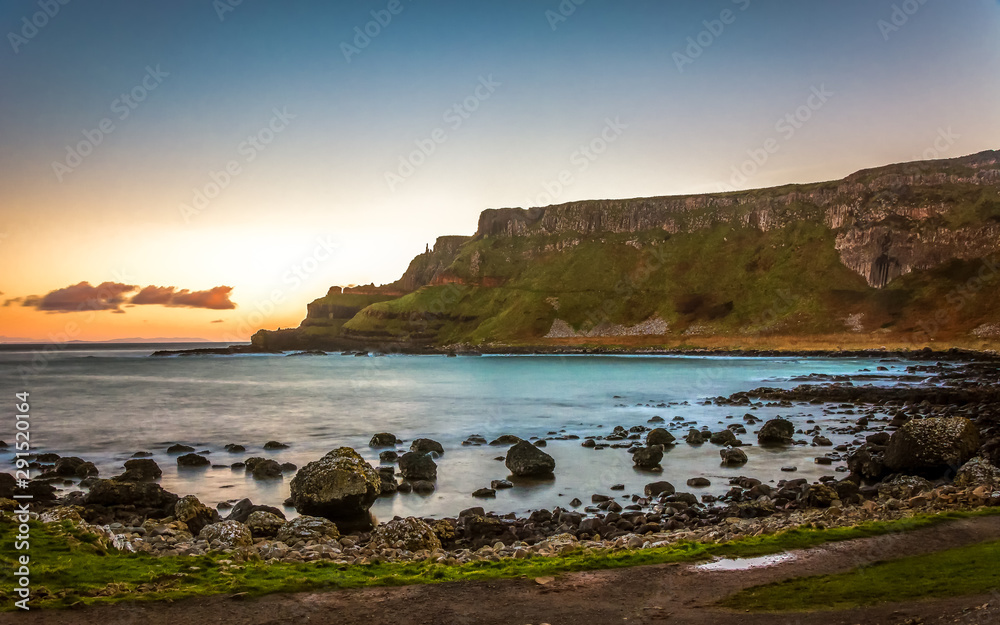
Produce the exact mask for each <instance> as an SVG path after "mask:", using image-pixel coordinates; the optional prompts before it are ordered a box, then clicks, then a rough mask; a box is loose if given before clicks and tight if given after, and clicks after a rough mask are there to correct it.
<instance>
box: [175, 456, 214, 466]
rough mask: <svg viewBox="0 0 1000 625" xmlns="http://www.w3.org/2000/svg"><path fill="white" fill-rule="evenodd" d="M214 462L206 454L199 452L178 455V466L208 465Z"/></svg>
mask: <svg viewBox="0 0 1000 625" xmlns="http://www.w3.org/2000/svg"><path fill="white" fill-rule="evenodd" d="M210 464H212V463H211V462H210V461H209V459H208V458H206V457H205V456H199V455H198V454H184V455H183V456H178V457H177V466H178V467H207V466H208V465H210Z"/></svg>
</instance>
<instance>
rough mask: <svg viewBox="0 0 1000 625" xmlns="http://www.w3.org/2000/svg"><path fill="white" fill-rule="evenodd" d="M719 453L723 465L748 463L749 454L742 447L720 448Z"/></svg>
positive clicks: (737, 465) (732, 465)
mask: <svg viewBox="0 0 1000 625" xmlns="http://www.w3.org/2000/svg"><path fill="white" fill-rule="evenodd" d="M719 455H720V456H722V465H723V466H726V467H739V466H743V465H744V464H746V463H747V455H746V453H745V452H744V451H743V450H742V449H737V448H726V449H720V450H719Z"/></svg>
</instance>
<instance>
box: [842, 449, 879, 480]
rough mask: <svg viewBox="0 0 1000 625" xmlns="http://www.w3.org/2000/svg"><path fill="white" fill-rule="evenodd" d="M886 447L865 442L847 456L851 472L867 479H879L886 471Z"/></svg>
mask: <svg viewBox="0 0 1000 625" xmlns="http://www.w3.org/2000/svg"><path fill="white" fill-rule="evenodd" d="M884 449H885V448H884V447H878V446H876V445H872V444H871V443H865V444H864V445H861V446H860V447H858V448H857V449H856V450H855V451H854V453H853V454H851V455H850V456H848V457H847V468H848V469H850V471H851V473H853V474H855V475H858V476H861V477H863V478H865V479H870V480H873V479H878V478H879V477H881V476H882V474H883V473H885V464H884V463H883V462H882V459H883V458H884Z"/></svg>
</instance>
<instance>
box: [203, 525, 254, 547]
mask: <svg viewBox="0 0 1000 625" xmlns="http://www.w3.org/2000/svg"><path fill="white" fill-rule="evenodd" d="M198 538H200V539H202V540H206V541H208V543H209V545H213V543H215V541H218V542H219V545H218V546H219V547H220V548H223V549H227V548H228V549H231V548H233V547H249V546H251V545H253V536H251V535H250V530H249V529H247V526H246V525H243V524H242V523H239V522H237V521H220V522H219V523H212V524H211V525H206V526H205V527H203V528H201V532H199V533H198ZM213 546H214V545H213Z"/></svg>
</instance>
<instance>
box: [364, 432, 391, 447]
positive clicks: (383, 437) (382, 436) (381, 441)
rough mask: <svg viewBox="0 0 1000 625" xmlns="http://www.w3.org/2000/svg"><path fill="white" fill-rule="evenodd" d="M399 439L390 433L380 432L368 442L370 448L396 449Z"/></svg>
mask: <svg viewBox="0 0 1000 625" xmlns="http://www.w3.org/2000/svg"><path fill="white" fill-rule="evenodd" d="M397 442H398V439H397V438H396V435H395V434H390V433H389V432H379V433H378V434H375V435H374V436H372V439H371V440H370V441H369V442H368V446H369V447H395V446H396V443H397Z"/></svg>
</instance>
